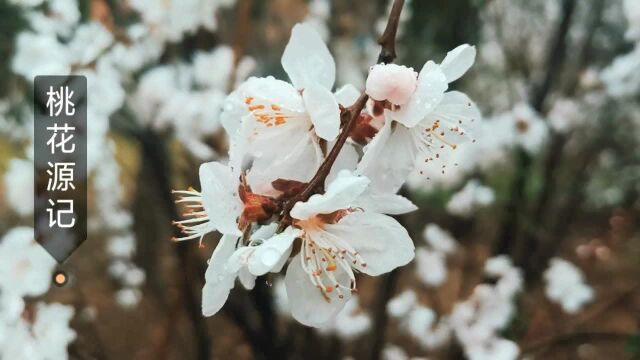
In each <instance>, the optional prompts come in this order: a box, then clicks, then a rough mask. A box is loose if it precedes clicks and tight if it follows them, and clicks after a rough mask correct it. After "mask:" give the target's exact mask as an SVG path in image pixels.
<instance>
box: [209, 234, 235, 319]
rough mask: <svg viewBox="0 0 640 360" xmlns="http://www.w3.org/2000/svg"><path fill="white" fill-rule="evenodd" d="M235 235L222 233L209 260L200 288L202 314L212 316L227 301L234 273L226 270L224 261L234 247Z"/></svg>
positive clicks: (233, 281) (233, 280)
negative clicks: (202, 284) (203, 281)
mask: <svg viewBox="0 0 640 360" xmlns="http://www.w3.org/2000/svg"><path fill="white" fill-rule="evenodd" d="M237 240H238V239H237V238H236V237H235V236H229V235H224V236H223V237H222V238H221V239H220V242H219V243H218V246H216V249H215V250H214V251H213V255H211V259H210V260H209V267H208V268H207V272H206V273H205V275H204V278H205V284H204V287H203V288H202V314H203V315H204V316H212V315H214V314H215V313H217V312H218V311H219V310H220V308H222V305H224V303H225V302H227V298H228V297H229V292H230V291H231V289H233V285H234V283H235V280H236V274H235V273H230V272H227V271H226V269H225V268H226V266H225V264H226V262H227V260H228V259H229V257H230V256H231V254H233V252H234V251H235V248H236V241H237Z"/></svg>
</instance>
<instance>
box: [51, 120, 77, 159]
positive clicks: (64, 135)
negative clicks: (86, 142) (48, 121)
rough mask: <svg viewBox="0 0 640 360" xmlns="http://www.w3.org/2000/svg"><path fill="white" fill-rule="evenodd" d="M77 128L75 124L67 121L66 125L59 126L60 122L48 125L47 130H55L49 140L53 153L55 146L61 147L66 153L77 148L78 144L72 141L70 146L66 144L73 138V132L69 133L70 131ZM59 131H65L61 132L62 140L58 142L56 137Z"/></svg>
mask: <svg viewBox="0 0 640 360" xmlns="http://www.w3.org/2000/svg"><path fill="white" fill-rule="evenodd" d="M75 129H76V128H75V127H73V126H69V125H68V124H67V123H64V126H58V124H53V126H47V130H53V135H51V137H50V138H49V140H48V141H47V145H49V146H50V147H51V154H55V153H56V150H55V148H61V150H62V152H63V153H65V154H70V153H72V152H74V151H75V150H76V144H74V143H71V144H70V145H71V146H70V148H69V147H67V146H66V144H67V143H68V142H69V141H70V140H71V139H73V134H67V132H69V131H73V130H75ZM58 131H64V132H63V133H62V134H60V140H59V141H57V142H56V137H57V135H58Z"/></svg>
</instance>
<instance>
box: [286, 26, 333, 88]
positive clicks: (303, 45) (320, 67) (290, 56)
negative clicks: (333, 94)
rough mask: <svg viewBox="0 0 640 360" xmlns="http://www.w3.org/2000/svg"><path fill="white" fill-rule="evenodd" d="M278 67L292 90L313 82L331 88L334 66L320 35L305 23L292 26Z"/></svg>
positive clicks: (305, 86)
mask: <svg viewBox="0 0 640 360" xmlns="http://www.w3.org/2000/svg"><path fill="white" fill-rule="evenodd" d="M281 62H282V67H283V68H284V71H286V72H287V74H288V75H289V78H290V79H291V82H292V83H293V85H294V86H295V87H296V89H298V90H300V89H306V88H307V87H308V86H309V85H310V84H312V83H317V84H319V85H321V86H323V87H324V88H326V89H329V90H330V89H331V87H332V86H333V82H334V81H335V79H336V64H335V61H334V60H333V57H332V56H331V53H330V52H329V49H328V48H327V45H326V44H325V43H324V41H322V38H321V37H320V35H319V34H318V33H317V32H316V31H315V30H314V29H313V27H312V26H310V25H308V24H296V25H295V26H294V27H293V30H291V38H290V39H289V43H288V44H287V47H286V48H285V49H284V53H283V54H282V60H281Z"/></svg>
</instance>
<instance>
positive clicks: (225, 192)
mask: <svg viewBox="0 0 640 360" xmlns="http://www.w3.org/2000/svg"><path fill="white" fill-rule="evenodd" d="M200 186H201V187H202V202H203V205H204V209H205V211H206V212H207V216H208V217H209V222H210V223H211V225H213V227H215V228H216V230H218V231H219V232H221V233H222V234H229V235H238V236H239V235H242V232H241V231H240V230H239V229H238V224H237V223H236V218H237V217H238V216H239V215H240V213H241V212H242V207H243V205H242V202H241V201H240V198H239V197H238V194H237V189H238V180H237V179H234V177H233V175H232V173H231V169H230V168H229V167H227V166H224V165H222V164H220V163H219V162H215V161H212V162H208V163H204V164H202V165H200Z"/></svg>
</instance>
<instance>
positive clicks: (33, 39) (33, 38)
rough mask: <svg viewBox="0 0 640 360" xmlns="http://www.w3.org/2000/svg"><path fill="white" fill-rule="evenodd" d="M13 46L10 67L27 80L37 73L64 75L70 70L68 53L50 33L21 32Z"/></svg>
mask: <svg viewBox="0 0 640 360" xmlns="http://www.w3.org/2000/svg"><path fill="white" fill-rule="evenodd" d="M15 46H16V50H15V55H14V56H13V59H12V61H11V68H12V70H13V71H14V72H15V73H16V74H20V75H22V76H24V78H26V79H29V81H31V79H33V78H35V77H36V76H38V75H65V74H69V72H70V70H71V59H70V54H69V53H68V52H67V49H66V48H65V47H64V45H63V44H61V43H60V42H58V40H57V39H56V38H55V36H54V35H52V34H47V35H44V34H36V33H32V32H22V33H20V34H19V35H18V37H17V38H16V45H15Z"/></svg>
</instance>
